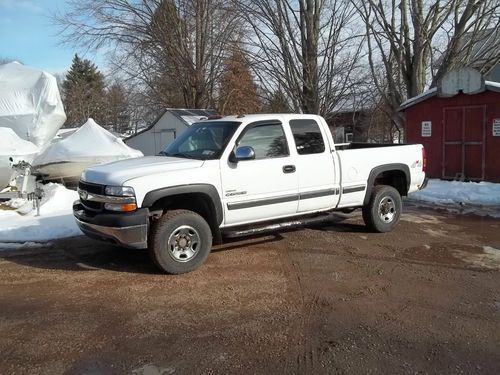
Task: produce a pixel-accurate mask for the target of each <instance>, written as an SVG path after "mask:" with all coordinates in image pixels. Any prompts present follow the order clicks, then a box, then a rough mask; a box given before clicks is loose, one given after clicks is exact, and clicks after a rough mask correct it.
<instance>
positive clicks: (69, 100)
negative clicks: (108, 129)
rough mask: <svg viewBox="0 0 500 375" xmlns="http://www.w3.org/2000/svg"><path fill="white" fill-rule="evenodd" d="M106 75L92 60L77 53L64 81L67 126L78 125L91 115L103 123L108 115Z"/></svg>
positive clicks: (63, 90) (63, 91) (63, 92)
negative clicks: (105, 87) (82, 57)
mask: <svg viewBox="0 0 500 375" xmlns="http://www.w3.org/2000/svg"><path fill="white" fill-rule="evenodd" d="M104 86H105V85H104V76H103V74H102V73H101V72H100V71H99V70H98V69H97V66H96V65H95V64H93V63H92V62H91V61H90V60H87V59H81V58H80V57H79V56H78V55H76V54H75V57H74V58H73V62H72V64H71V67H70V69H69V71H68V72H67V74H66V77H65V79H64V81H63V83H62V94H63V102H64V109H65V111H66V116H67V120H66V123H65V127H78V126H81V125H82V124H84V123H85V122H86V121H87V119H88V118H89V117H92V118H93V119H94V120H95V121H96V122H97V123H103V122H104V121H105V117H106V100H105V99H106V93H105V90H104Z"/></svg>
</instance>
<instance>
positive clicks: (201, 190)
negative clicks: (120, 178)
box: [141, 184, 224, 226]
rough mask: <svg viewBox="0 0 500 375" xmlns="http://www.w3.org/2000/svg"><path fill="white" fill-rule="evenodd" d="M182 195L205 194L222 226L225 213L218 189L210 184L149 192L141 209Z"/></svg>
mask: <svg viewBox="0 0 500 375" xmlns="http://www.w3.org/2000/svg"><path fill="white" fill-rule="evenodd" d="M181 194H204V195H206V196H207V197H208V198H209V199H210V201H211V202H212V204H213V206H214V209H215V218H216V221H217V224H218V225H219V226H220V225H221V224H222V221H223V218H224V217H223V211H222V202H221V199H220V196H219V193H218V192H217V189H216V188H215V186H213V185H209V184H188V185H177V186H169V187H166V188H161V189H156V190H152V191H150V192H148V193H147V194H146V196H145V197H144V200H143V201H142V206H141V207H148V208H149V207H151V206H152V205H153V204H154V203H155V202H156V201H158V200H159V199H161V198H165V197H169V196H172V195H181Z"/></svg>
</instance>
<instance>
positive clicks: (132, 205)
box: [121, 203, 137, 212]
mask: <svg viewBox="0 0 500 375" xmlns="http://www.w3.org/2000/svg"><path fill="white" fill-rule="evenodd" d="M121 207H122V211H125V212H128V211H135V210H137V205H136V204H135V203H125V204H122V205H121Z"/></svg>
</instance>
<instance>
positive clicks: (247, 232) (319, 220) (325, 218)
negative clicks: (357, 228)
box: [222, 212, 348, 238]
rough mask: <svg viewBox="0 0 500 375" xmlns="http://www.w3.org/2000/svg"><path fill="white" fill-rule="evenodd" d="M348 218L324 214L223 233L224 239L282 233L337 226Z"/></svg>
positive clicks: (339, 214) (228, 230)
mask: <svg viewBox="0 0 500 375" xmlns="http://www.w3.org/2000/svg"><path fill="white" fill-rule="evenodd" d="M347 218H348V216H347V215H344V214H342V213H340V212H336V213H328V214H322V215H319V216H313V217H308V218H300V219H295V220H291V221H280V222H274V223H267V224H264V225H262V226H259V227H255V226H251V227H250V226H248V225H247V226H240V227H234V228H228V229H227V230H224V231H223V232H222V236H223V237H224V238H238V237H246V236H253V235H258V234H263V233H269V232H274V231H282V230H287V229H294V228H299V227H303V226H307V225H318V224H326V223H328V224H335V223H340V222H341V221H344V220H345V219H347Z"/></svg>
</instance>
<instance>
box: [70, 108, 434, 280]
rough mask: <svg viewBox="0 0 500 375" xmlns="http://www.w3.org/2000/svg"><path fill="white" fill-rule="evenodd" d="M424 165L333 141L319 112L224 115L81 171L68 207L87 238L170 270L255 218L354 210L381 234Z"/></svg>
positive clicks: (413, 149)
mask: <svg viewBox="0 0 500 375" xmlns="http://www.w3.org/2000/svg"><path fill="white" fill-rule="evenodd" d="M425 162H426V161H425V150H424V148H423V147H422V145H377V144H356V143H351V144H340V145H338V144H337V145H336V144H335V143H334V141H333V139H332V135H331V133H330V130H329V128H328V125H327V123H326V122H325V120H324V119H323V118H322V117H320V116H315V115H292V114H286V115H284V114H276V115H269V114H266V115H246V116H237V117H236V116H230V117H223V118H220V119H214V120H212V119H209V120H204V121H201V122H198V123H195V124H193V125H191V126H190V127H189V128H188V129H187V130H186V131H185V132H183V133H182V134H181V135H180V136H179V137H178V138H177V139H175V140H174V141H173V142H172V143H171V144H170V145H169V146H168V147H167V148H166V149H165V151H163V152H162V155H160V156H152V157H143V158H136V159H128V160H123V161H117V162H113V163H109V164H104V165H98V166H94V167H91V168H88V169H86V170H85V171H84V172H83V174H82V176H81V181H80V183H79V188H78V191H79V196H80V200H79V201H77V202H75V204H74V207H73V212H74V216H75V218H76V221H77V223H78V225H79V227H80V229H81V230H82V231H83V232H84V233H85V234H87V235H88V236H90V237H93V238H97V239H101V240H108V241H111V242H114V243H117V244H120V245H125V246H128V247H134V248H148V249H149V251H150V254H151V257H152V259H153V261H154V262H155V264H156V265H157V266H158V267H159V268H160V269H161V270H163V271H165V272H168V273H174V274H177V273H183V272H188V271H192V270H194V269H195V268H197V267H199V266H200V265H201V264H202V263H203V262H204V261H205V259H206V258H207V256H208V254H209V253H210V250H211V247H212V244H218V243H221V241H222V238H223V234H224V232H227V231H231V230H235V229H237V228H239V227H242V226H245V227H248V226H252V225H254V226H257V225H258V224H257V223H261V222H269V221H274V220H284V219H286V218H291V217H296V216H304V215H310V214H317V213H318V212H326V211H331V210H346V209H354V208H362V212H363V219H364V221H365V223H366V225H367V226H368V227H369V229H371V230H373V231H377V232H387V231H390V230H392V229H393V228H394V227H395V225H396V224H397V223H398V221H399V218H400V215H401V209H402V199H401V197H402V196H405V195H407V194H408V193H410V192H412V191H415V190H418V189H421V188H423V187H424V185H425V183H424V181H425Z"/></svg>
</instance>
